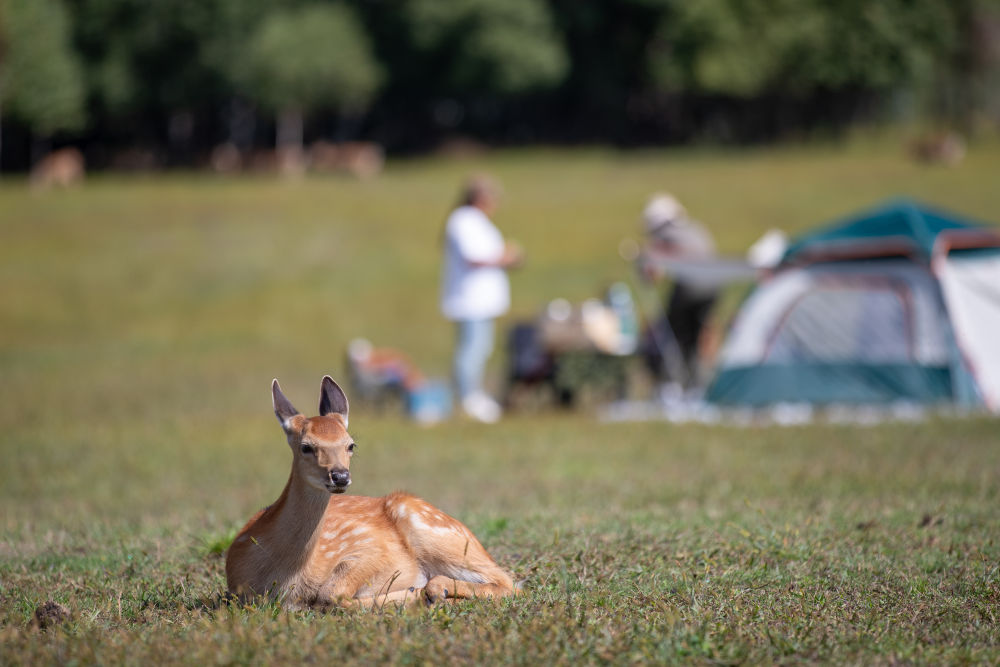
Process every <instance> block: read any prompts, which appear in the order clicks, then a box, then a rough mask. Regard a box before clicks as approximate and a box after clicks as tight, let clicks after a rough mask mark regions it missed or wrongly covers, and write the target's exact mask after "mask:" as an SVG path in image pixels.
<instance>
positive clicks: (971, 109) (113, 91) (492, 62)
mask: <svg viewBox="0 0 1000 667" xmlns="http://www.w3.org/2000/svg"><path fill="white" fill-rule="evenodd" d="M3 4H5V5H10V7H9V8H8V12H7V13H10V14H11V16H10V17H9V18H8V19H6V20H5V23H6V24H7V25H6V27H5V28H0V29H2V30H3V31H4V32H5V33H9V34H6V36H5V37H6V40H7V42H9V46H10V49H9V50H10V53H9V56H8V57H6V58H5V59H4V61H3V65H2V69H3V72H4V74H3V76H4V77H5V78H6V79H8V80H9V81H10V82H17V81H21V82H24V81H33V82H34V81H49V82H50V83H51V85H44V86H42V85H40V86H38V87H37V88H38V90H39V91H41V92H38V91H36V92H34V93H32V94H31V95H28V94H27V93H17V94H16V95H15V94H14V93H11V97H12V99H14V98H17V99H21V100H22V101H21V102H12V103H11V104H7V105H5V106H4V108H3V110H2V112H3V114H4V115H5V116H6V117H7V118H9V119H10V120H12V121H15V122H14V126H13V128H12V129H13V131H14V132H15V134H14V139H15V144H14V145H12V146H9V147H8V149H7V152H8V153H11V152H16V151H17V150H19V149H18V146H20V145H23V144H24V143H25V141H26V140H27V139H28V138H30V132H34V133H37V134H42V135H46V134H50V133H51V132H52V131H53V130H59V129H64V130H72V129H75V130H77V131H75V132H72V133H65V134H63V135H61V137H60V140H61V141H71V140H74V141H84V142H86V143H88V144H93V145H105V146H109V147H111V148H115V147H127V146H133V145H136V144H139V145H143V146H145V147H147V148H162V149H165V150H166V151H167V152H169V153H171V154H172V156H173V157H174V158H175V160H184V159H190V157H191V155H190V149H191V148H192V147H194V148H198V149H200V150H201V151H202V152H207V150H208V149H210V148H211V147H212V146H214V145H215V144H218V143H220V142H223V141H227V140H229V141H236V142H237V143H239V144H240V145H241V147H243V148H250V147H252V146H254V145H256V146H261V145H265V144H268V143H269V142H270V141H271V140H272V139H273V134H272V133H271V131H270V124H271V123H272V122H273V115H272V113H271V111H272V110H274V109H288V108H290V107H293V106H295V105H301V106H302V107H303V110H304V112H306V115H305V121H306V124H305V134H306V138H307V139H308V140H311V139H316V138H327V139H330V138H344V137H343V135H347V138H354V137H358V136H360V137H364V138H371V139H374V140H376V141H379V142H381V143H383V144H385V145H387V146H388V147H389V149H390V150H393V149H425V148H429V147H432V146H433V145H434V144H435V143H437V142H440V141H442V140H445V139H447V138H448V137H450V136H453V135H456V134H457V135H463V136H472V137H475V138H478V139H482V140H488V141H492V142H505V143H514V142H518V143H523V142H532V141H548V142H551V141H581V140H595V139H596V140H600V141H611V142H618V143H660V142H664V141H690V140H695V139H701V138H709V139H714V140H761V139H769V138H774V137H781V136H783V135H786V134H788V133H791V132H799V131H811V130H815V129H817V128H819V129H829V128H833V129H838V128H842V127H844V126H847V125H849V124H851V123H853V122H856V121H858V120H859V119H862V120H863V119H879V118H885V117H896V118H898V117H900V116H907V117H914V116H916V117H925V116H927V117H931V118H933V119H934V120H935V121H936V122H942V123H943V122H948V123H962V124H964V125H965V127H964V128H963V129H968V128H970V127H972V125H973V120H975V119H976V118H977V117H979V116H980V115H985V116H986V117H987V118H994V119H995V118H996V116H997V113H998V112H1000V99H998V97H997V94H996V90H998V86H997V84H998V77H1000V48H998V38H997V35H998V34H1000V30H998V26H1000V3H998V1H997V0H851V1H850V2H838V3H831V2H825V1H823V0H802V1H793V0H747V1H735V0H704V1H701V2H686V1H681V0H613V1H612V0H595V1H593V2H576V1H575V0H453V1H451V2H436V1H434V0H399V1H398V2H387V1H376V2H369V1H363V0H281V1H280V2H270V1H267V2H266V1H264V0H198V1H194V0H158V1H157V2H152V3H151V2H146V1H144V0H79V1H78V2H73V3H66V2H65V0H44V2H42V1H40V2H36V3H29V2H23V0H4V3H3ZM64 5H65V9H68V13H69V16H70V18H71V21H70V22H69V25H68V26H67V25H66V22H65V21H64V20H63V18H62V17H63V15H64V14H66V13H67V12H66V11H64ZM46 13H48V14H53V18H52V19H51V20H49V19H45V20H44V21H41V22H40V23H39V25H38V26H37V27H24V28H21V27H18V21H25V20H28V18H25V17H27V16H28V15H31V16H35V15H37V16H39V17H41V15H42V14H46ZM21 15H24V16H23V17H22V16H21ZM27 35H31V37H30V38H28V37H27ZM26 54H30V55H26ZM81 67H82V70H83V72H82V76H81V75H78V74H75V72H77V71H78V70H79V69H80V68H81ZM62 84H68V85H62ZM9 86H14V83H9ZM15 87H16V88H19V89H22V90H23V88H24V86H23V84H19V85H18V86H15ZM81 87H82V88H83V90H84V91H85V93H86V107H85V109H83V110H81V109H80V104H81V100H80V96H81V95H82V94H83V93H82V92H81V90H80V89H81ZM43 93H44V95H48V96H51V97H53V98H54V99H53V100H51V103H50V102H49V101H47V100H45V99H43V98H42V97H40V96H41V95H43ZM307 97H308V99H306V98H307ZM345 105H346V106H349V107H350V108H351V112H350V114H349V115H350V116H351V117H352V119H353V120H352V123H351V124H350V126H349V127H345V126H344V125H343V123H342V120H343V114H344V107H345ZM234 110H236V111H239V114H237V115H236V116H234ZM84 111H85V112H86V113H85V118H84V117H83V115H84V113H83V112H84ZM240 114H242V116H243V117H238V116H239V115H240ZM244 117H245V118H244ZM55 119H58V120H55ZM83 120H86V121H87V124H86V127H85V128H83V129H82V130H81V129H80V128H81V124H82V121H83ZM240 124H242V125H244V126H246V127H243V128H242V129H239V128H237V127H236V126H237V125H240ZM333 135H341V136H336V137H335V136H333ZM18 139H20V143H17V140H18ZM190 144H194V145H193V146H192V145H190ZM185 151H187V152H186V153H185ZM95 152H96V151H95Z"/></svg>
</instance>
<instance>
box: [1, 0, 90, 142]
mask: <svg viewBox="0 0 1000 667" xmlns="http://www.w3.org/2000/svg"><path fill="white" fill-rule="evenodd" d="M69 38H70V34H69V24H68V22H67V16H66V11H65V9H64V7H63V6H62V4H61V2H60V0H0V108H2V110H3V114H5V115H8V114H9V116H10V117H11V118H14V119H16V120H20V121H21V122H23V123H25V124H26V125H28V126H29V127H30V128H31V129H32V130H33V131H35V132H37V133H38V134H40V135H43V136H47V135H50V134H52V133H53V132H56V131H58V130H76V129H79V128H80V127H82V125H83V121H84V106H83V102H84V84H83V79H82V76H81V72H80V62H79V59H78V58H77V56H76V54H75V53H74V52H73V51H72V50H71V48H70V43H69Z"/></svg>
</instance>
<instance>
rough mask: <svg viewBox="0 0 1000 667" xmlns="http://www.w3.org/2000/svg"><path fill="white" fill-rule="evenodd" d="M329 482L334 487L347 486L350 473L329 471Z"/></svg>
mask: <svg viewBox="0 0 1000 667" xmlns="http://www.w3.org/2000/svg"><path fill="white" fill-rule="evenodd" d="M330 481H331V482H333V484H334V485H336V486H348V485H349V484H350V483H351V472H350V471H349V470H331V471H330Z"/></svg>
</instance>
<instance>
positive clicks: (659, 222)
mask: <svg viewBox="0 0 1000 667" xmlns="http://www.w3.org/2000/svg"><path fill="white" fill-rule="evenodd" d="M686 216H687V211H686V210H685V209H684V207H683V206H681V203H680V202H679V201H677V198H676V197H674V196H673V195H669V194H666V193H660V194H655V195H653V196H652V197H650V199H649V202H647V204H646V208H644V209H642V224H643V231H645V232H646V234H653V233H655V232H656V231H658V230H659V229H661V228H662V227H664V226H666V225H668V224H670V223H672V222H674V221H676V220H680V219H682V218H685V217H686Z"/></svg>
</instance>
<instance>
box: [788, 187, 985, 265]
mask: <svg viewBox="0 0 1000 667" xmlns="http://www.w3.org/2000/svg"><path fill="white" fill-rule="evenodd" d="M942 235H944V236H946V237H948V238H951V239H955V240H957V242H958V244H959V245H960V246H962V247H967V246H970V245H979V241H980V240H982V244H984V245H995V243H996V239H995V237H994V240H993V242H992V243H991V242H990V241H989V239H988V238H985V237H989V236H992V235H993V232H992V230H991V229H990V228H989V227H987V226H985V225H982V224H979V223H977V222H974V221H972V220H968V219H966V218H964V217H962V216H958V215H954V214H952V213H950V212H945V211H942V210H939V209H936V208H934V207H931V206H928V205H926V204H922V203H918V202H916V201H914V200H911V199H905V198H900V199H894V200H890V201H889V202H887V203H885V204H882V205H881V206H878V207H876V208H873V209H870V210H867V211H864V212H862V213H860V214H857V215H853V216H850V217H848V218H844V219H841V220H838V221H836V222H833V223H831V224H829V225H826V226H824V227H822V228H820V229H818V230H816V231H814V232H810V233H808V234H805V235H804V236H801V237H799V238H797V239H795V240H794V241H793V242H792V243H791V244H789V246H788V248H787V249H786V250H785V255H784V257H783V259H782V264H783V265H789V264H798V263H803V262H813V261H823V260H828V259H841V258H843V259H848V258H861V257H873V256H885V255H893V254H897V255H907V256H909V257H911V258H912V259H914V260H916V261H921V262H925V263H930V261H931V260H932V258H933V256H934V253H935V249H938V251H941V250H942V248H941V245H940V241H941V237H942ZM949 245H951V244H949Z"/></svg>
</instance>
